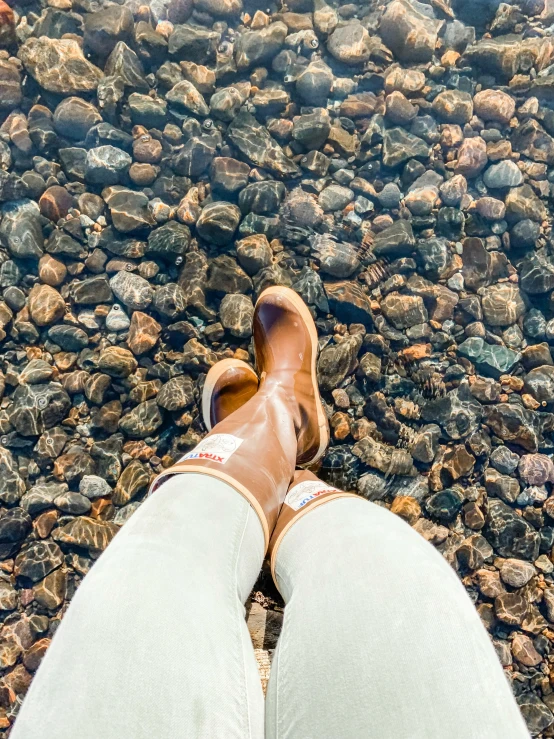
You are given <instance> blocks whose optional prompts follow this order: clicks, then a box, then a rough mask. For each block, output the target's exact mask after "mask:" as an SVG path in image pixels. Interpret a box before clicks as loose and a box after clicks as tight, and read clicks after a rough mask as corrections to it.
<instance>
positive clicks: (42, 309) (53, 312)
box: [29, 285, 65, 326]
mask: <svg viewBox="0 0 554 739" xmlns="http://www.w3.org/2000/svg"><path fill="white" fill-rule="evenodd" d="M29 312H30V314H31V318H32V319H33V321H34V323H36V325H37V326H49V325H50V324H51V323H55V322H56V321H59V319H60V318H62V316H63V315H64V313H65V301H64V299H63V298H62V296H61V295H60V293H59V292H58V291H57V290H54V288H53V287H50V285H35V286H34V287H33V289H32V290H31V292H30V293H29Z"/></svg>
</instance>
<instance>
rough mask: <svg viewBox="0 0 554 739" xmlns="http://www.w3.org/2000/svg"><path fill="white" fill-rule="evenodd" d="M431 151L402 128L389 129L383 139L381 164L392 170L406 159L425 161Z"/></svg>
mask: <svg viewBox="0 0 554 739" xmlns="http://www.w3.org/2000/svg"><path fill="white" fill-rule="evenodd" d="M430 153H431V149H430V147H429V145H428V144H426V143H425V141H423V140H422V139H420V138H418V137H417V136H414V135H413V134H411V133H408V131H405V130H403V129H402V128H391V129H389V130H388V131H386V132H385V136H384V139H383V164H384V165H385V166H386V167H390V168H391V169H394V168H396V167H399V166H400V165H401V164H404V163H405V162H407V161H408V159H427V158H428V157H429V156H430Z"/></svg>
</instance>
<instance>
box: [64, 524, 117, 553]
mask: <svg viewBox="0 0 554 739" xmlns="http://www.w3.org/2000/svg"><path fill="white" fill-rule="evenodd" d="M118 531H119V527H118V526H115V525H114V524H113V523H108V522H107V521H96V520H94V519H92V518H88V517H87V516H80V517H78V518H75V519H73V521H70V522H69V523H68V524H66V525H65V526H63V527H61V528H58V529H56V530H55V531H54V533H53V534H52V536H53V538H54V539H55V540H56V541H57V542H58V543H59V544H62V545H63V546H68V547H76V548H78V549H85V550H86V551H88V552H89V553H90V554H91V555H92V556H95V555H98V554H100V553H101V552H103V551H104V549H105V548H106V547H107V546H108V544H109V543H110V541H111V540H112V539H113V537H114V536H115V534H116V533H117V532H118ZM58 549H59V548H58Z"/></svg>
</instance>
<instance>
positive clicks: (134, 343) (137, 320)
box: [127, 310, 162, 356]
mask: <svg viewBox="0 0 554 739" xmlns="http://www.w3.org/2000/svg"><path fill="white" fill-rule="evenodd" d="M161 330H162V327H161V325H160V324H159V323H158V322H157V321H156V320H155V319H154V318H152V317H151V316H149V315H148V314H147V313H142V312H141V311H138V310H135V311H134V312H133V316H132V318H131V325H130V328H129V335H128V337H127V343H128V346H129V349H130V350H131V351H132V352H133V354H134V355H135V356H139V355H140V354H144V353H146V352H148V351H150V349H152V348H153V347H154V346H155V345H156V343H157V341H158V338H159V336H160V333H161Z"/></svg>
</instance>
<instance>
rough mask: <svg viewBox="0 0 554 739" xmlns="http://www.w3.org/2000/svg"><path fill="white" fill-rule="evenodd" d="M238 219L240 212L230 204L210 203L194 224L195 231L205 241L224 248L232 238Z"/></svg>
mask: <svg viewBox="0 0 554 739" xmlns="http://www.w3.org/2000/svg"><path fill="white" fill-rule="evenodd" d="M240 217H241V214H240V210H239V209H238V208H237V206H236V205H233V204H232V203H226V202H215V203H210V204H209V205H207V206H206V207H205V208H204V209H203V210H202V213H201V214H200V218H199V219H198V221H197V223H196V230H197V232H198V235H199V236H200V237H201V238H203V239H205V240H206V241H208V242H210V243H213V244H216V245H217V246H224V245H225V244H228V243H229V242H230V241H231V239H232V238H233V235H234V233H235V231H236V229H237V226H238V225H239V222H240Z"/></svg>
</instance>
